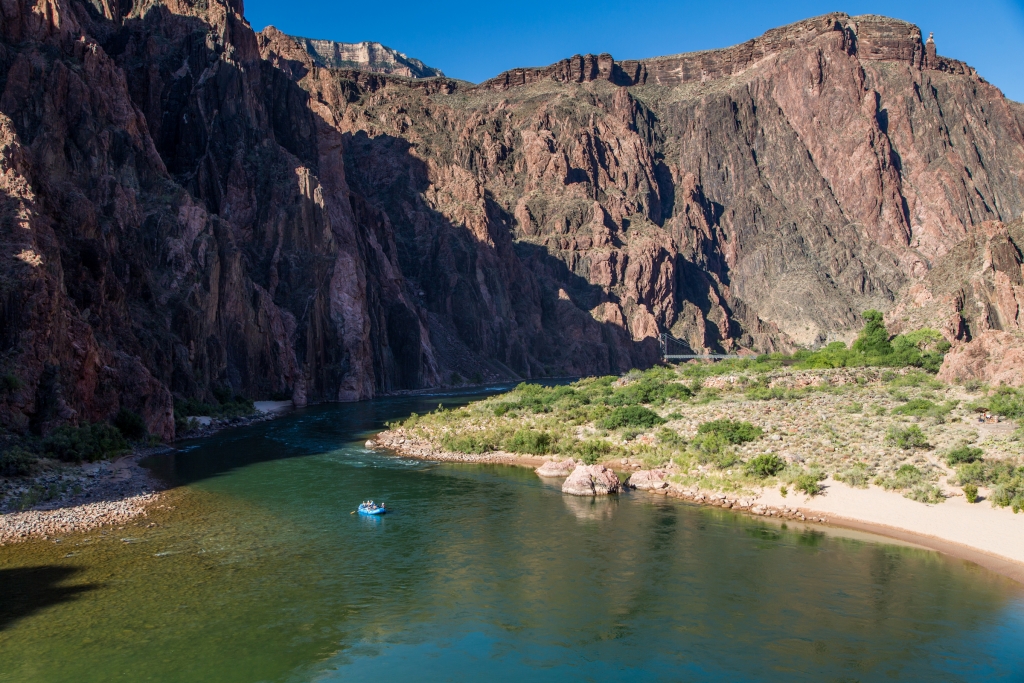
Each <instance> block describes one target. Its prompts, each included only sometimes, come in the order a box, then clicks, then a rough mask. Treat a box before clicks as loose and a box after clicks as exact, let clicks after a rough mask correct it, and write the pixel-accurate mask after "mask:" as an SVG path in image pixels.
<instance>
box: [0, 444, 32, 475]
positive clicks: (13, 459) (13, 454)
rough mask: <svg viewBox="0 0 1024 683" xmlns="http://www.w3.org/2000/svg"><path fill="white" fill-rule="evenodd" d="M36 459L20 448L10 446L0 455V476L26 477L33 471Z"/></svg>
mask: <svg viewBox="0 0 1024 683" xmlns="http://www.w3.org/2000/svg"><path fill="white" fill-rule="evenodd" d="M36 462H38V458H37V457H36V455H35V453H30V452H29V451H26V450H25V449H24V448H21V447H20V446H12V447H11V448H8V449H7V450H6V451H4V452H3V453H0V476H4V477H27V476H28V475H30V474H32V472H33V471H34V470H35V466H36Z"/></svg>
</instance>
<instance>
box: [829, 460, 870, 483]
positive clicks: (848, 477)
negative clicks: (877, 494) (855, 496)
mask: <svg viewBox="0 0 1024 683" xmlns="http://www.w3.org/2000/svg"><path fill="white" fill-rule="evenodd" d="M870 479H871V475H870V473H869V472H868V467H867V465H865V464H864V463H860V462H858V463H855V464H854V465H853V466H851V467H849V468H847V469H845V470H843V471H842V472H839V473H838V474H836V481H841V482H843V483H845V484H846V485H847V486H850V487H853V488H855V489H863V488H867V486H868V482H869V481H870Z"/></svg>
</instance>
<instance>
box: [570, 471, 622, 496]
mask: <svg viewBox="0 0 1024 683" xmlns="http://www.w3.org/2000/svg"><path fill="white" fill-rule="evenodd" d="M619 489H620V485H619V478H618V476H616V474H615V473H614V472H612V471H611V470H610V469H608V468H607V467H605V466H604V465H584V464H583V463H580V464H579V465H577V466H576V469H574V470H573V471H572V474H570V475H569V477H568V478H567V479H566V480H565V481H564V482H562V493H568V494H570V495H573V496H604V495H608V494H611V493H618V492H619Z"/></svg>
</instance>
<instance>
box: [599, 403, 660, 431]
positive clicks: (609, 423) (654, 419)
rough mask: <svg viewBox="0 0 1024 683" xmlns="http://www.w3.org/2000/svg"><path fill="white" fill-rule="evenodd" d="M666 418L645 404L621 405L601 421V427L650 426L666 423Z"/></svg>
mask: <svg viewBox="0 0 1024 683" xmlns="http://www.w3.org/2000/svg"><path fill="white" fill-rule="evenodd" d="M664 423H665V420H663V419H661V418H660V417H658V414H657V413H656V412H654V411H653V410H651V409H649V408H644V407H643V406H620V407H618V408H615V409H614V410H612V412H611V413H610V414H609V415H608V417H606V418H604V419H603V420H601V421H600V424H599V425H598V426H599V427H603V428H604V429H621V428H623V427H641V428H650V427H656V426H658V425H660V424H664Z"/></svg>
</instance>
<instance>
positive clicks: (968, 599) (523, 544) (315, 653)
mask: <svg viewBox="0 0 1024 683" xmlns="http://www.w3.org/2000/svg"><path fill="white" fill-rule="evenodd" d="M469 398H472V397H470V396H468V395H464V396H447V397H438V396H431V397H420V398H393V399H383V400H379V401H370V402H365V403H359V404H347V405H331V406H320V407H314V408H310V409H306V410H303V411H299V412H296V413H293V414H292V415H289V416H287V417H284V418H282V419H279V420H277V421H274V422H269V423H264V424H261V425H256V426H253V427H248V428H243V429H238V430H233V431H226V432H222V433H220V434H218V435H216V436H213V437H211V438H208V439H205V440H202V441H197V442H193V443H192V444H189V445H186V446H184V447H183V449H182V450H181V451H179V452H177V453H175V454H173V455H170V456H161V457H160V458H157V459H155V460H154V461H153V462H152V463H151V466H152V467H153V468H154V469H156V470H157V471H158V472H160V473H161V474H162V476H164V477H166V478H168V479H170V480H173V481H174V482H175V483H177V484H179V486H178V487H177V488H175V489H173V490H172V491H170V492H169V493H168V494H167V498H166V507H164V508H158V509H155V510H153V511H152V513H151V515H150V517H149V519H147V520H146V521H145V522H144V523H142V524H139V525H128V526H126V527H125V528H124V529H110V530H107V531H104V532H94V533H90V534H86V535H78V536H69V537H67V538H64V539H61V542H60V543H54V542H52V541H33V542H30V543H24V544H19V545H15V546H9V547H5V548H0V599H2V600H3V603H2V604H0V681H3V682H7V681H11V682H15V681H16V682H18V683H30V682H34V681H74V682H76V683H84V682H89V681H161V682H164V681H167V682H177V681H182V682H189V683H196V682H200V681H216V682H218V683H230V682H235V681H237V682H240V683H242V682H245V683H248V682H257V681H282V682H291V681H296V682H298V681H345V682H350V681H352V682H356V681H373V682H375V683H376V682H379V681H389V682H391V683H396V682H402V683H405V682H408V681H447V680H450V681H479V680H484V681H487V682H488V683H497V682H502V681H524V680H529V681H567V680H571V681H621V680H629V681H878V680H919V681H924V680H943V681H988V680H1005V681H1020V680H1024V592H1022V591H1021V587H1020V586H1019V585H1017V584H1014V583H1012V582H1010V581H1009V580H1007V579H1004V578H1002V577H1000V576H997V575H995V574H992V573H990V572H987V571H985V570H983V569H980V568H978V567H977V566H975V565H972V564H970V563H968V562H964V561H961V560H956V559H951V558H948V557H944V556H942V555H939V554H937V553H934V552H931V551H928V550H924V549H919V548H913V547H908V546H900V545H895V544H893V543H891V542H887V541H885V540H884V539H881V538H877V537H868V536H863V537H860V538H857V537H848V536H843V535H836V534H834V533H831V532H828V533H826V532H823V531H822V530H820V529H813V528H810V527H803V526H800V527H794V526H793V525H792V524H791V525H789V526H788V527H787V526H786V525H783V524H778V523H773V522H771V521H767V520H759V519H752V518H749V517H746V516H742V515H739V514H735V513H732V512H729V511H724V510H720V509H713V508H701V507H697V506H694V505H691V504H687V503H683V502H680V501H676V500H667V499H665V498H663V497H657V496H652V495H649V494H644V493H630V494H624V495H621V496H617V497H611V498H608V499H602V500H589V499H581V498H574V497H569V496H564V495H562V493H561V492H560V491H559V489H558V482H557V481H556V482H549V481H544V480H541V479H539V478H538V477H537V476H536V475H534V474H533V472H532V471H530V470H529V469H526V468H514V467H503V466H487V465H455V464H436V463H426V462H418V461H412V460H407V459H401V458H396V457H392V456H388V455H385V454H378V453H372V452H368V451H367V450H365V449H364V448H363V447H362V443H363V441H364V440H365V439H366V438H367V435H368V433H370V432H371V431H372V430H376V429H379V428H380V427H381V425H382V424H383V422H384V421H385V420H391V419H395V418H399V417H405V416H407V415H408V414H409V413H410V412H412V411H419V412H424V411H425V410H428V409H430V408H432V407H436V405H437V404H438V402H445V403H448V404H457V403H463V402H465V401H467V400H468V399H469ZM365 498H374V499H376V500H378V501H380V500H384V501H386V502H387V503H388V505H389V507H393V508H394V510H395V511H394V513H393V514H390V515H388V516H387V517H385V518H382V519H375V518H365V517H360V516H358V515H353V514H350V513H351V511H352V510H354V509H355V506H356V505H357V504H358V503H359V502H360V501H361V500H363V499H365ZM150 523H155V524H156V526H152V527H150V526H148V525H149V524H150ZM623 676H625V677H626V678H623Z"/></svg>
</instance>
